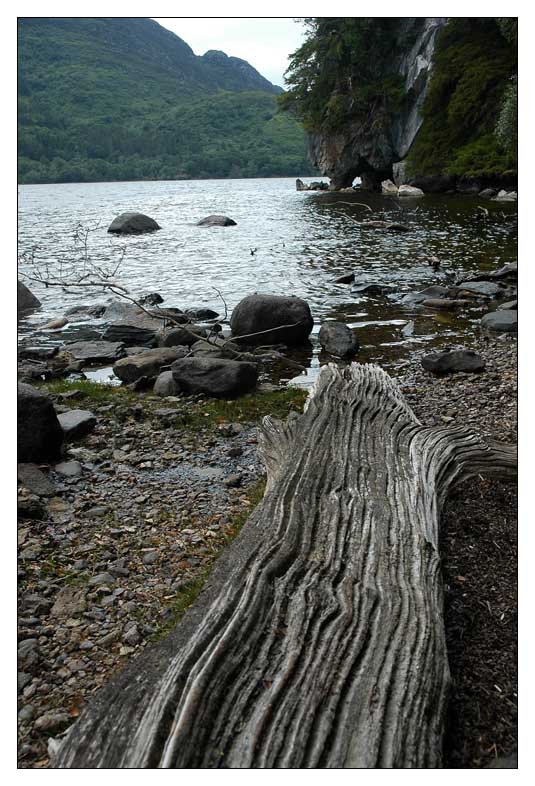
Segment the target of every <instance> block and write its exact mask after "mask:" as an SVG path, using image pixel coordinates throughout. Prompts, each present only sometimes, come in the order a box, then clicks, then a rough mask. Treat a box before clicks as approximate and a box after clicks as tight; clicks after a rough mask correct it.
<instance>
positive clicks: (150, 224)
mask: <svg viewBox="0 0 535 786" xmlns="http://www.w3.org/2000/svg"><path fill="white" fill-rule="evenodd" d="M156 229H161V227H160V225H159V224H157V223H156V221H155V220H154V219H153V218H150V216H146V215H144V214H143V213H121V214H120V215H119V216H117V217H116V218H114V219H113V221H112V222H111V224H110V225H109V227H108V232H112V233H115V234H119V235H138V234H140V233H141V232H154V230H156Z"/></svg>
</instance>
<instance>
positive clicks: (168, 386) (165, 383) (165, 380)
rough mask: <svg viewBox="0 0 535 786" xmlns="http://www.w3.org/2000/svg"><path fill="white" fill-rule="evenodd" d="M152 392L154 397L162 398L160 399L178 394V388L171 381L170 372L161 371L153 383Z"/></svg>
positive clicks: (171, 373) (171, 375)
mask: <svg viewBox="0 0 535 786" xmlns="http://www.w3.org/2000/svg"><path fill="white" fill-rule="evenodd" d="M153 390H154V393H155V395H156V396H162V398H165V397H166V396H176V395H178V393H180V388H179V387H178V385H177V384H176V382H175V381H174V379H173V372H172V371H162V373H161V374H159V375H158V378H157V379H156V382H155V383H154V388H153Z"/></svg>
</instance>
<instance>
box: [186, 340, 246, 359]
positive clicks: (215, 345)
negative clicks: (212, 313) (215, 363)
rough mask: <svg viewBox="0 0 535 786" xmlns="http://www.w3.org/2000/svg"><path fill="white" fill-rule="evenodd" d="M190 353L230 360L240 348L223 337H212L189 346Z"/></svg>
mask: <svg viewBox="0 0 535 786" xmlns="http://www.w3.org/2000/svg"><path fill="white" fill-rule="evenodd" d="M191 351H192V352H193V354H194V355H210V356H211V357H218V358H224V357H228V358H230V359H231V360H232V358H233V357H234V355H235V353H236V352H239V351H240V347H239V346H238V345H237V344H236V343H234V342H232V341H229V340H228V339H226V338H224V336H212V337H211V338H210V340H209V341H208V340H205V339H201V340H200V341H196V342H195V344H192V345H191Z"/></svg>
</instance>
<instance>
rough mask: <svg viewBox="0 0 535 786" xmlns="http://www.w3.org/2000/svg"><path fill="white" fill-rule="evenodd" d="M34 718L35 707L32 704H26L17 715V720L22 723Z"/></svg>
mask: <svg viewBox="0 0 535 786" xmlns="http://www.w3.org/2000/svg"><path fill="white" fill-rule="evenodd" d="M34 717H35V707H34V706H33V705H32V704H27V705H26V706H25V707H23V708H22V709H21V710H20V711H19V714H18V718H19V720H20V721H22V723H25V722H26V721H31V720H32V719H33V718H34Z"/></svg>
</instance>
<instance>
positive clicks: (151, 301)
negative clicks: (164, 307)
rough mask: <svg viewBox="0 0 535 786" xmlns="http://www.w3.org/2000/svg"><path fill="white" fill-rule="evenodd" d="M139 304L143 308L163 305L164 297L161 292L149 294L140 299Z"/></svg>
mask: <svg viewBox="0 0 535 786" xmlns="http://www.w3.org/2000/svg"><path fill="white" fill-rule="evenodd" d="M139 302H140V303H141V305H142V306H157V305H158V304H159V303H163V297H162V296H161V295H160V293H159V292H149V294H148V295H145V296H144V297H141V298H139Z"/></svg>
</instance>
